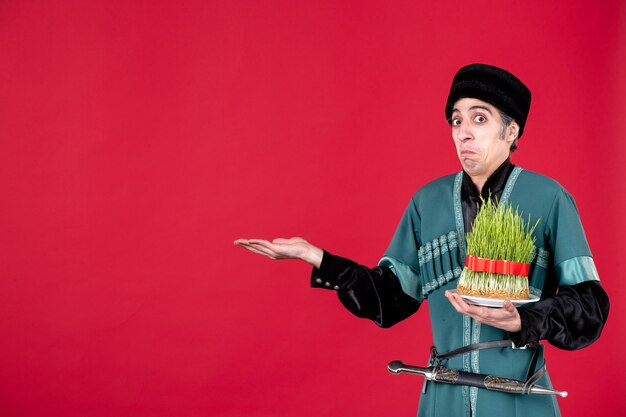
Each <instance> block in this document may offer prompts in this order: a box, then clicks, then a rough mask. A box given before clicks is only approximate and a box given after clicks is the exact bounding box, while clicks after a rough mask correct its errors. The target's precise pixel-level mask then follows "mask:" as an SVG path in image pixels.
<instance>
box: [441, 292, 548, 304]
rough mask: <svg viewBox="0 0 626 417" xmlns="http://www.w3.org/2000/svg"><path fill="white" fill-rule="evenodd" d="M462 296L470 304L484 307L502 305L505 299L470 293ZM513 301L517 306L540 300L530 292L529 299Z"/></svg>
mask: <svg viewBox="0 0 626 417" xmlns="http://www.w3.org/2000/svg"><path fill="white" fill-rule="evenodd" d="M452 292H456V290H452ZM461 297H462V298H463V299H464V300H465V301H466V302H467V303H469V304H474V305H477V306H484V307H502V304H504V300H499V299H497V298H482V297H472V296H470V295H461ZM510 301H511V303H513V305H514V306H515V307H519V306H523V305H524V304H528V303H536V302H537V301H539V297H537V296H536V295H533V294H530V298H529V299H528V300H510Z"/></svg>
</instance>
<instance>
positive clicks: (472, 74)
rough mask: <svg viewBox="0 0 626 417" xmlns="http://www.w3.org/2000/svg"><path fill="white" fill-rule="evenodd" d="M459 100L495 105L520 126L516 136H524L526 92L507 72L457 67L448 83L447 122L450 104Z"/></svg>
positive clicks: (477, 66) (483, 66)
mask: <svg viewBox="0 0 626 417" xmlns="http://www.w3.org/2000/svg"><path fill="white" fill-rule="evenodd" d="M462 98H476V99H479V100H482V101H485V102H487V103H489V104H491V105H493V106H496V107H497V108H498V109H500V110H501V111H503V112H504V113H506V114H507V115H509V116H510V117H512V118H513V119H515V121H516V122H517V124H518V125H519V127H520V129H519V135H518V137H521V136H522V133H524V125H525V124H526V119H527V118H528V111H529V110H530V90H529V89H528V87H526V85H524V83H523V82H521V81H520V80H519V79H518V78H517V77H516V76H515V75H513V74H511V73H510V72H508V71H506V70H504V69H502V68H498V67H494V66H493V65H486V64H471V65H467V66H465V67H463V68H461V69H460V70H459V72H457V73H456V75H455V76H454V79H453V80H452V87H451V88H450V94H449V95H448V101H447V102H446V119H447V120H448V123H449V122H450V118H451V116H452V109H453V107H454V103H456V102H457V100H459V99H462Z"/></svg>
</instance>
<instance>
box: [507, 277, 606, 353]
mask: <svg viewBox="0 0 626 417" xmlns="http://www.w3.org/2000/svg"><path fill="white" fill-rule="evenodd" d="M609 309H610V303H609V297H608V295H607V294H606V292H605V291H604V289H603V288H602V285H601V284H600V282H599V281H585V282H582V283H580V284H576V285H572V286H567V287H561V288H559V292H558V294H557V295H556V296H553V297H550V298H547V299H545V300H542V301H540V302H538V303H534V304H527V305H526V306H524V307H522V308H519V309H518V311H519V314H520V318H521V321H522V330H521V331H520V332H518V333H513V334H511V337H512V340H513V341H514V342H515V344H516V345H518V346H521V345H525V344H527V343H530V342H534V341H539V340H547V341H548V342H549V343H550V344H552V345H554V346H556V347H558V348H561V349H565V350H577V349H582V348H584V347H586V346H589V345H590V344H592V343H593V342H595V341H596V340H597V339H598V338H599V337H600V334H601V333H602V329H603V328H604V324H605V323H606V320H607V318H608V315H609Z"/></svg>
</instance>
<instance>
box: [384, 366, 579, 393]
mask: <svg viewBox="0 0 626 417" xmlns="http://www.w3.org/2000/svg"><path fill="white" fill-rule="evenodd" d="M387 368H388V369H389V372H391V373H392V374H399V373H402V372H405V373H410V374H415V375H420V376H423V377H424V378H426V379H427V380H429V381H435V382H442V383H445V384H455V385H467V386H470V387H477V388H484V389H488V390H492V391H500V392H508V393H511V394H547V395H560V396H561V397H566V396H567V392H565V391H556V390H552V389H550V388H546V387H542V386H539V385H534V386H532V387H531V388H527V387H526V386H525V383H524V382H523V381H519V380H517V379H510V378H500V377H497V376H491V375H483V374H475V373H472V372H465V371H458V370H456V369H449V368H446V367H445V366H440V365H439V366H429V367H428V368H420V367H418V366H411V365H405V364H404V363H402V362H401V361H393V362H390V363H389V365H388V367H387Z"/></svg>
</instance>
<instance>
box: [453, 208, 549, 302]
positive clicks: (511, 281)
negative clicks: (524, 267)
mask: <svg viewBox="0 0 626 417" xmlns="http://www.w3.org/2000/svg"><path fill="white" fill-rule="evenodd" d="M537 224H539V220H537V223H535V225H534V226H533V227H530V216H529V218H528V222H525V221H524V219H523V218H522V216H521V215H520V214H519V212H518V210H517V209H515V210H513V208H512V207H511V206H509V205H506V204H501V205H497V204H496V203H494V202H493V201H491V198H488V199H487V200H483V204H482V207H481V208H480V210H479V211H478V215H477V216H476V220H474V225H473V226H472V230H471V232H470V233H468V234H467V253H468V255H474V256H479V257H481V258H487V259H494V260H507V261H511V262H518V263H529V262H530V258H531V256H532V252H533V249H534V246H535V238H534V236H533V231H534V230H535V228H536V227H537ZM457 292H458V293H459V294H462V295H469V296H475V297H484V298H497V299H509V300H513V299H516V300H517V299H528V296H529V291H528V277H527V276H522V275H510V274H508V275H503V274H498V273H493V272H477V271H473V270H471V269H469V268H468V267H467V266H466V267H465V268H463V272H462V273H461V277H460V278H459V283H458V285H457Z"/></svg>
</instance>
